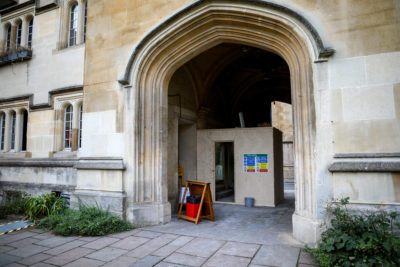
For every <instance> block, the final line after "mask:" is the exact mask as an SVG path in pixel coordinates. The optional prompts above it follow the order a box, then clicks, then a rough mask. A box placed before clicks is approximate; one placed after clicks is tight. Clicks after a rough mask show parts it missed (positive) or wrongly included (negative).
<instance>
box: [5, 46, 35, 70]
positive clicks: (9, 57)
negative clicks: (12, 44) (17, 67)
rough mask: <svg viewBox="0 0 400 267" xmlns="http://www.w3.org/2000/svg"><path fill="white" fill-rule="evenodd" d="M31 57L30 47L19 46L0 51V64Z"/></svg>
mask: <svg viewBox="0 0 400 267" xmlns="http://www.w3.org/2000/svg"><path fill="white" fill-rule="evenodd" d="M31 58H32V49H30V48H26V47H19V48H18V49H12V50H8V51H7V52H4V53H0V66H1V65H6V64H11V63H15V62H20V61H25V60H29V59H31Z"/></svg>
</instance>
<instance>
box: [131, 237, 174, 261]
mask: <svg viewBox="0 0 400 267" xmlns="http://www.w3.org/2000/svg"><path fill="white" fill-rule="evenodd" d="M176 238H177V236H176V235H169V234H163V235H161V236H159V237H156V238H154V239H152V240H150V241H148V242H147V243H145V244H143V245H141V246H140V247H137V248H135V249H134V250H133V251H132V252H130V253H129V254H128V256H129V257H133V258H138V259H141V258H144V257H146V256H147V255H150V254H151V253H152V252H154V251H156V250H158V249H159V248H161V247H163V246H165V245H166V244H168V243H170V242H171V241H173V240H174V239H176Z"/></svg>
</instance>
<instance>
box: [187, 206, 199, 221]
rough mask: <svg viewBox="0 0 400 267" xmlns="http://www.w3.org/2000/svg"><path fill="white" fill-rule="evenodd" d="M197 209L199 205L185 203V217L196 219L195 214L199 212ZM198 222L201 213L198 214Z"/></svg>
mask: <svg viewBox="0 0 400 267" xmlns="http://www.w3.org/2000/svg"><path fill="white" fill-rule="evenodd" d="M199 208H200V204H192V203H186V216H188V217H191V218H193V219H196V217H197V213H198V212H199ZM187 221H188V222H191V221H189V220H187ZM200 221H201V212H200V218H199V222H200Z"/></svg>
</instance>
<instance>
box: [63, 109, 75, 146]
mask: <svg viewBox="0 0 400 267" xmlns="http://www.w3.org/2000/svg"><path fill="white" fill-rule="evenodd" d="M72 113H73V111H72V105H68V106H67V107H66V108H65V110H64V142H63V143H64V149H71V147H72Z"/></svg>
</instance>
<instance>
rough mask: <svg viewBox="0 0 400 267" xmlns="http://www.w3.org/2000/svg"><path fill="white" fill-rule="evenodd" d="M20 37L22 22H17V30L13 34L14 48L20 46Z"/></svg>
mask: <svg viewBox="0 0 400 267" xmlns="http://www.w3.org/2000/svg"><path fill="white" fill-rule="evenodd" d="M21 39H22V22H20V23H18V25H17V32H16V36H15V48H17V49H18V47H20V46H21Z"/></svg>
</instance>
